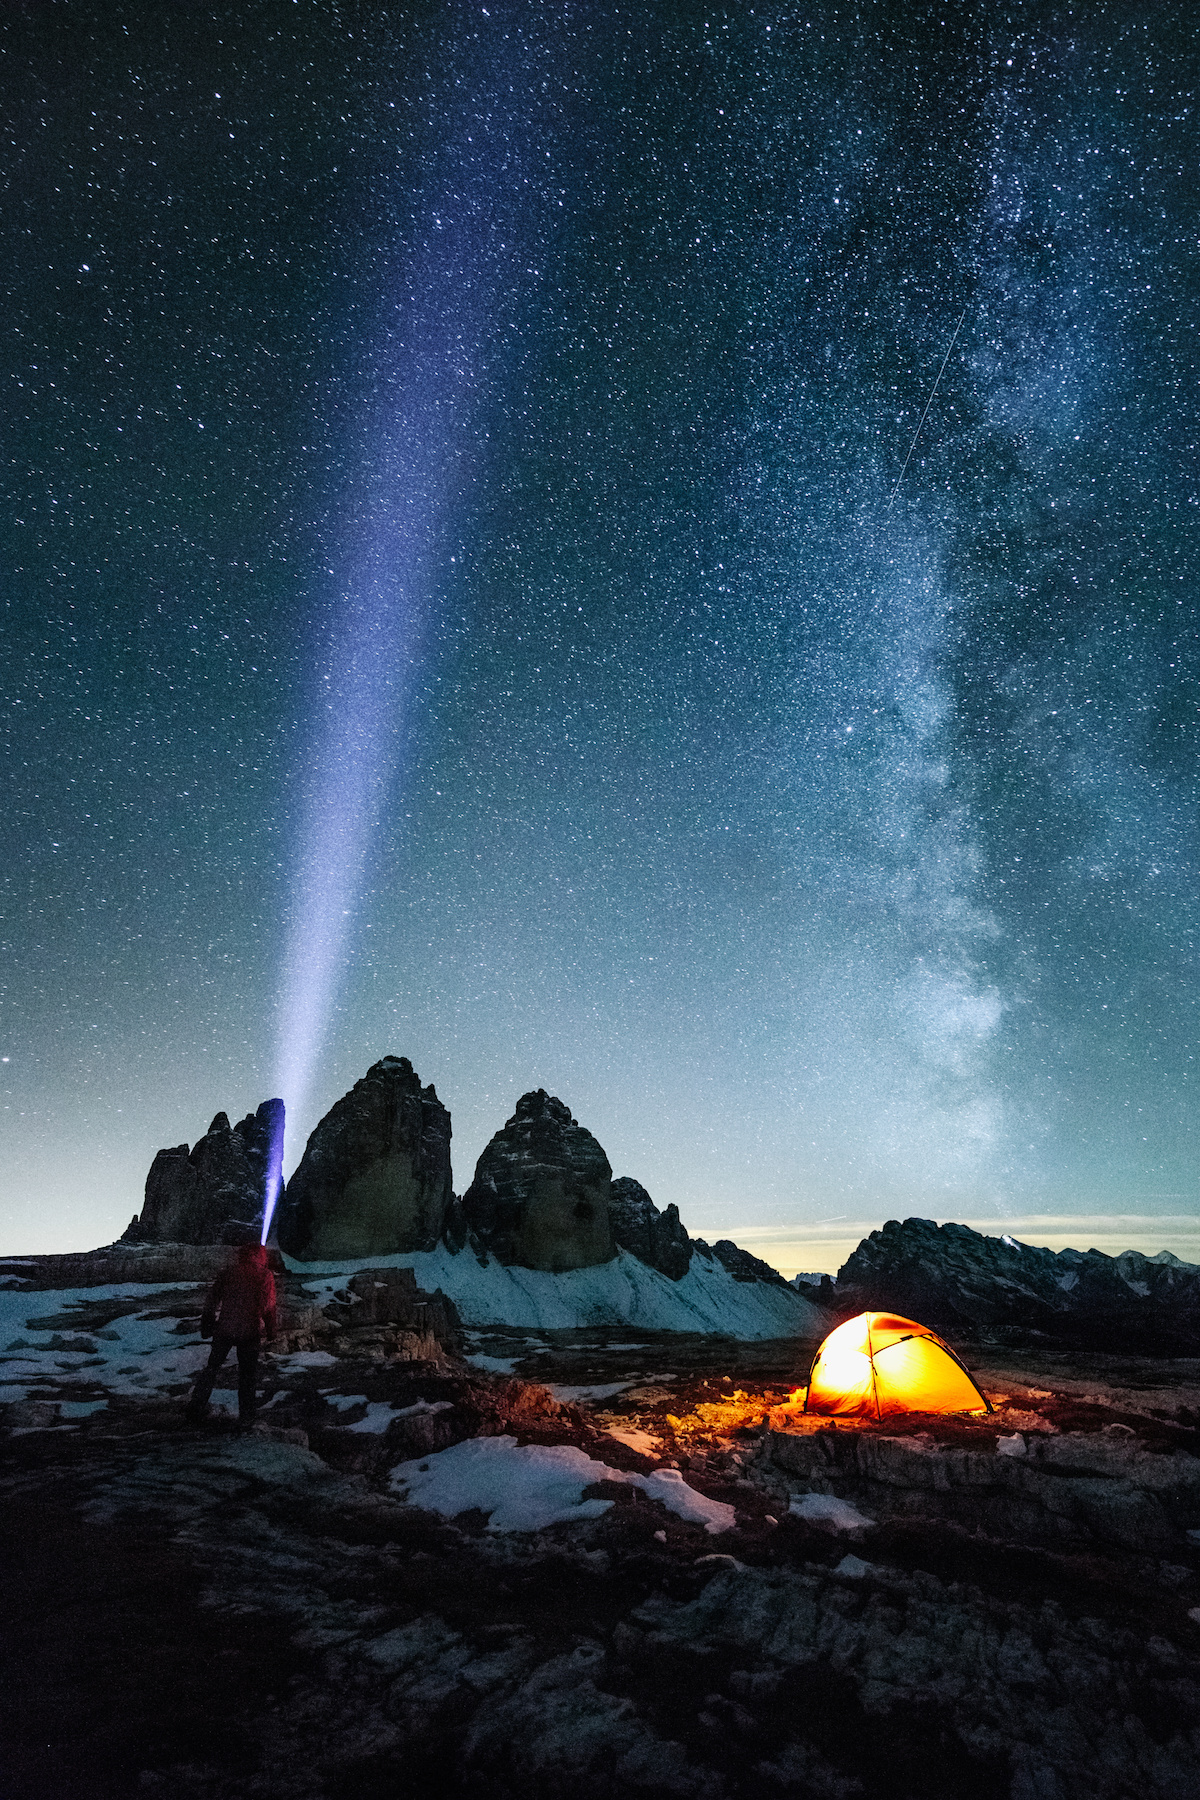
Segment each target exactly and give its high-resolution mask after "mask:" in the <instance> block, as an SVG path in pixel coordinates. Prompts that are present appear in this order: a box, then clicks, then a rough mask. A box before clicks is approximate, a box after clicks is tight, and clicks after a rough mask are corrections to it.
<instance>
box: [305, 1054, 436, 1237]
mask: <svg viewBox="0 0 1200 1800" xmlns="http://www.w3.org/2000/svg"><path fill="white" fill-rule="evenodd" d="M452 1195H453V1190H452V1186H451V1175H450V1114H449V1113H448V1112H447V1110H446V1108H445V1107H444V1106H443V1105H442V1103H441V1101H440V1100H439V1099H438V1097H437V1093H436V1092H435V1090H434V1088H433V1086H432V1084H431V1085H430V1086H429V1087H425V1088H423V1087H422V1086H421V1078H420V1076H419V1075H418V1074H417V1073H416V1071H415V1070H414V1068H413V1066H412V1064H411V1063H410V1062H409V1060H408V1058H407V1057H406V1056H400V1057H396V1056H385V1057H383V1059H382V1060H381V1061H380V1062H377V1063H374V1064H372V1066H371V1068H370V1069H368V1071H367V1073H366V1074H365V1075H364V1076H363V1078H362V1080H361V1081H356V1082H355V1084H354V1086H353V1087H352V1088H351V1090H350V1092H349V1093H348V1094H344V1095H343V1096H342V1098H341V1099H340V1100H339V1101H338V1102H337V1104H336V1105H335V1106H333V1107H332V1108H331V1109H330V1111H329V1112H327V1113H326V1115H325V1117H324V1118H323V1119H322V1120H321V1123H320V1124H319V1125H318V1126H317V1128H316V1130H315V1131H314V1132H313V1134H312V1136H311V1137H310V1138H309V1140H308V1145H307V1147H306V1149H305V1152H304V1156H303V1158H302V1160H301V1163H300V1166H299V1168H298V1169H297V1170H296V1173H295V1174H294V1175H293V1176H292V1179H291V1181H290V1182H289V1183H288V1190H287V1194H286V1196H285V1199H284V1201H283V1203H282V1205H281V1206H280V1208H279V1211H278V1213H277V1214H276V1218H277V1220H278V1224H277V1228H276V1229H277V1235H278V1240H279V1246H280V1248H281V1249H282V1250H284V1251H285V1252H286V1253H287V1254H288V1255H289V1256H294V1257H297V1258H300V1259H302V1260H304V1261H307V1262H314V1261H319V1260H322V1259H325V1258H350V1257H365V1256H391V1255H395V1254H396V1253H398V1252H408V1251H414V1250H432V1249H433V1247H434V1245H435V1244H436V1243H437V1241H438V1238H439V1236H440V1235H441V1231H442V1226H443V1224H444V1222H445V1218H446V1211H447V1208H448V1207H449V1205H450V1201H451V1199H452Z"/></svg>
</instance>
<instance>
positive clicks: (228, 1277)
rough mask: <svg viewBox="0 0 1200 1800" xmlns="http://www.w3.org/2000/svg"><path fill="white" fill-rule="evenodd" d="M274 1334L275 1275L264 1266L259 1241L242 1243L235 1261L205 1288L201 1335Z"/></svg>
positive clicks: (237, 1337) (235, 1337)
mask: <svg viewBox="0 0 1200 1800" xmlns="http://www.w3.org/2000/svg"><path fill="white" fill-rule="evenodd" d="M264 1330H265V1332H266V1335H267V1337H268V1338H273V1337H274V1336H275V1277H274V1276H273V1275H272V1273H271V1271H270V1269H269V1268H268V1267H267V1253H266V1251H265V1250H264V1249H263V1247H262V1245H261V1244H243V1245H242V1246H241V1248H240V1249H239V1251H238V1254H237V1260H236V1262H232V1263H230V1265H229V1267H228V1268H226V1269H222V1270H221V1273H220V1274H219V1275H218V1276H217V1279H216V1280H215V1281H214V1282H213V1284H212V1286H211V1287H210V1288H209V1290H208V1298H207V1300H206V1301H205V1302H204V1312H203V1314H202V1315H201V1318H200V1335H201V1337H213V1336H214V1335H216V1336H220V1337H223V1338H232V1339H233V1341H234V1343H239V1342H244V1341H245V1340H246V1339H247V1338H256V1337H261V1336H262V1334H263V1331H264Z"/></svg>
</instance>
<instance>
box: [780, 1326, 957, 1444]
mask: <svg viewBox="0 0 1200 1800" xmlns="http://www.w3.org/2000/svg"><path fill="white" fill-rule="evenodd" d="M804 1410H805V1412H807V1413H822V1414H828V1415H835V1414H836V1416H837V1417H838V1418H852V1419H870V1418H875V1419H883V1418H887V1417H888V1416H889V1415H890V1414H892V1413H904V1412H923V1413H964V1412H971V1413H984V1412H991V1410H992V1409H991V1406H990V1404H989V1402H988V1400H987V1399H986V1398H985V1396H984V1395H983V1394H982V1393H981V1392H980V1390H979V1388H978V1387H976V1385H975V1383H974V1381H972V1379H971V1377H970V1376H969V1375H968V1374H967V1371H966V1370H965V1369H964V1368H963V1365H962V1364H961V1363H960V1362H959V1360H958V1358H957V1356H955V1354H954V1352H953V1350H951V1349H950V1348H949V1346H948V1345H947V1344H944V1343H943V1342H942V1340H941V1338H940V1337H938V1335H937V1333H936V1332H933V1331H930V1330H929V1329H928V1328H927V1327H926V1326H924V1325H918V1324H916V1323H915V1321H914V1320H912V1319H901V1318H899V1317H898V1316H897V1314H895V1313H880V1312H865V1313H859V1314H858V1317H857V1318H854V1319H847V1321H846V1323H845V1324H844V1325H839V1326H838V1327H837V1329H836V1330H834V1331H831V1332H830V1333H829V1336H828V1337H827V1338H826V1339H825V1341H824V1343H823V1344H822V1345H821V1348H820V1349H819V1350H818V1351H817V1354H816V1359H815V1361H814V1362H813V1366H812V1373H811V1375H810V1376H809V1380H808V1393H807V1395H806V1397H805V1401H804Z"/></svg>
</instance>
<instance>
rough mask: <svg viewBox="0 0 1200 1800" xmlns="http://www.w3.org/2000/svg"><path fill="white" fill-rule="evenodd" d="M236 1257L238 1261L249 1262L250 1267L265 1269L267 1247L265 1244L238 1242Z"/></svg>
mask: <svg viewBox="0 0 1200 1800" xmlns="http://www.w3.org/2000/svg"><path fill="white" fill-rule="evenodd" d="M237 1259H238V1261H239V1262H240V1263H249V1264H250V1265H251V1267H255V1268H260V1269H265V1268H266V1266H267V1248H266V1245H265V1244H256V1243H250V1244H239V1245H238V1253H237Z"/></svg>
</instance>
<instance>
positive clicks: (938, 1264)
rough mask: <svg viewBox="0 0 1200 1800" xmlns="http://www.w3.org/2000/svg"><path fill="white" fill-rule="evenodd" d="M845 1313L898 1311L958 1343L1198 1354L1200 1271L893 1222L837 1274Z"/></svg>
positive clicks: (1160, 1259)
mask: <svg viewBox="0 0 1200 1800" xmlns="http://www.w3.org/2000/svg"><path fill="white" fill-rule="evenodd" d="M836 1305H837V1310H838V1311H839V1313H846V1314H850V1313H855V1312H863V1311H867V1310H873V1311H891V1312H898V1313H901V1314H903V1315H904V1316H905V1317H907V1318H912V1319H919V1320H920V1321H921V1323H922V1324H923V1325H932V1326H933V1327H934V1328H935V1329H936V1330H939V1331H949V1332H953V1333H957V1334H959V1335H962V1334H964V1333H965V1334H966V1335H968V1336H977V1335H979V1334H980V1333H990V1334H991V1335H999V1336H1000V1337H1001V1338H1003V1337H1004V1336H1006V1335H1010V1336H1011V1335H1014V1334H1015V1335H1016V1336H1017V1337H1020V1336H1022V1335H1023V1334H1025V1333H1028V1332H1030V1331H1033V1332H1038V1333H1041V1334H1044V1335H1046V1336H1049V1337H1055V1338H1061V1339H1063V1340H1064V1341H1066V1342H1070V1343H1074V1344H1076V1345H1080V1346H1094V1347H1096V1348H1101V1349H1104V1348H1107V1349H1116V1348H1124V1349H1138V1350H1148V1351H1154V1352H1170V1353H1182V1354H1188V1353H1194V1352H1195V1351H1196V1350H1197V1349H1200V1268H1196V1267H1195V1266H1194V1265H1192V1264H1189V1263H1182V1262H1180V1261H1179V1259H1178V1258H1177V1257H1174V1256H1172V1255H1170V1253H1169V1252H1166V1251H1164V1252H1162V1253H1161V1254H1160V1255H1159V1256H1157V1257H1146V1256H1142V1255H1141V1254H1140V1253H1139V1252H1138V1251H1136V1250H1127V1251H1125V1252H1124V1254H1123V1255H1121V1256H1105V1255H1104V1254H1103V1253H1102V1252H1101V1251H1099V1250H1088V1251H1086V1252H1083V1251H1079V1250H1060V1251H1058V1252H1057V1253H1056V1252H1054V1251H1053V1250H1044V1249H1039V1248H1037V1247H1036V1246H1034V1245H1031V1244H1020V1243H1017V1242H1016V1241H1015V1240H1014V1239H1011V1238H993V1237H984V1236H982V1235H981V1234H980V1233H979V1232H978V1231H972V1230H971V1228H970V1227H969V1226H968V1225H935V1224H934V1223H933V1222H932V1220H930V1219H905V1221H904V1223H903V1224H901V1223H900V1222H899V1221H898V1220H896V1219H890V1220H889V1221H888V1223H887V1224H886V1225H885V1226H884V1227H883V1228H882V1230H880V1231H873V1232H872V1233H871V1235H870V1237H867V1238H864V1239H863V1241H862V1243H861V1244H859V1246H858V1248H857V1250H855V1252H854V1253H853V1255H852V1256H851V1257H850V1259H849V1261H848V1262H846V1263H844V1264H843V1266H842V1268H841V1269H840V1270H839V1271H838V1278H837V1289H836Z"/></svg>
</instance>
